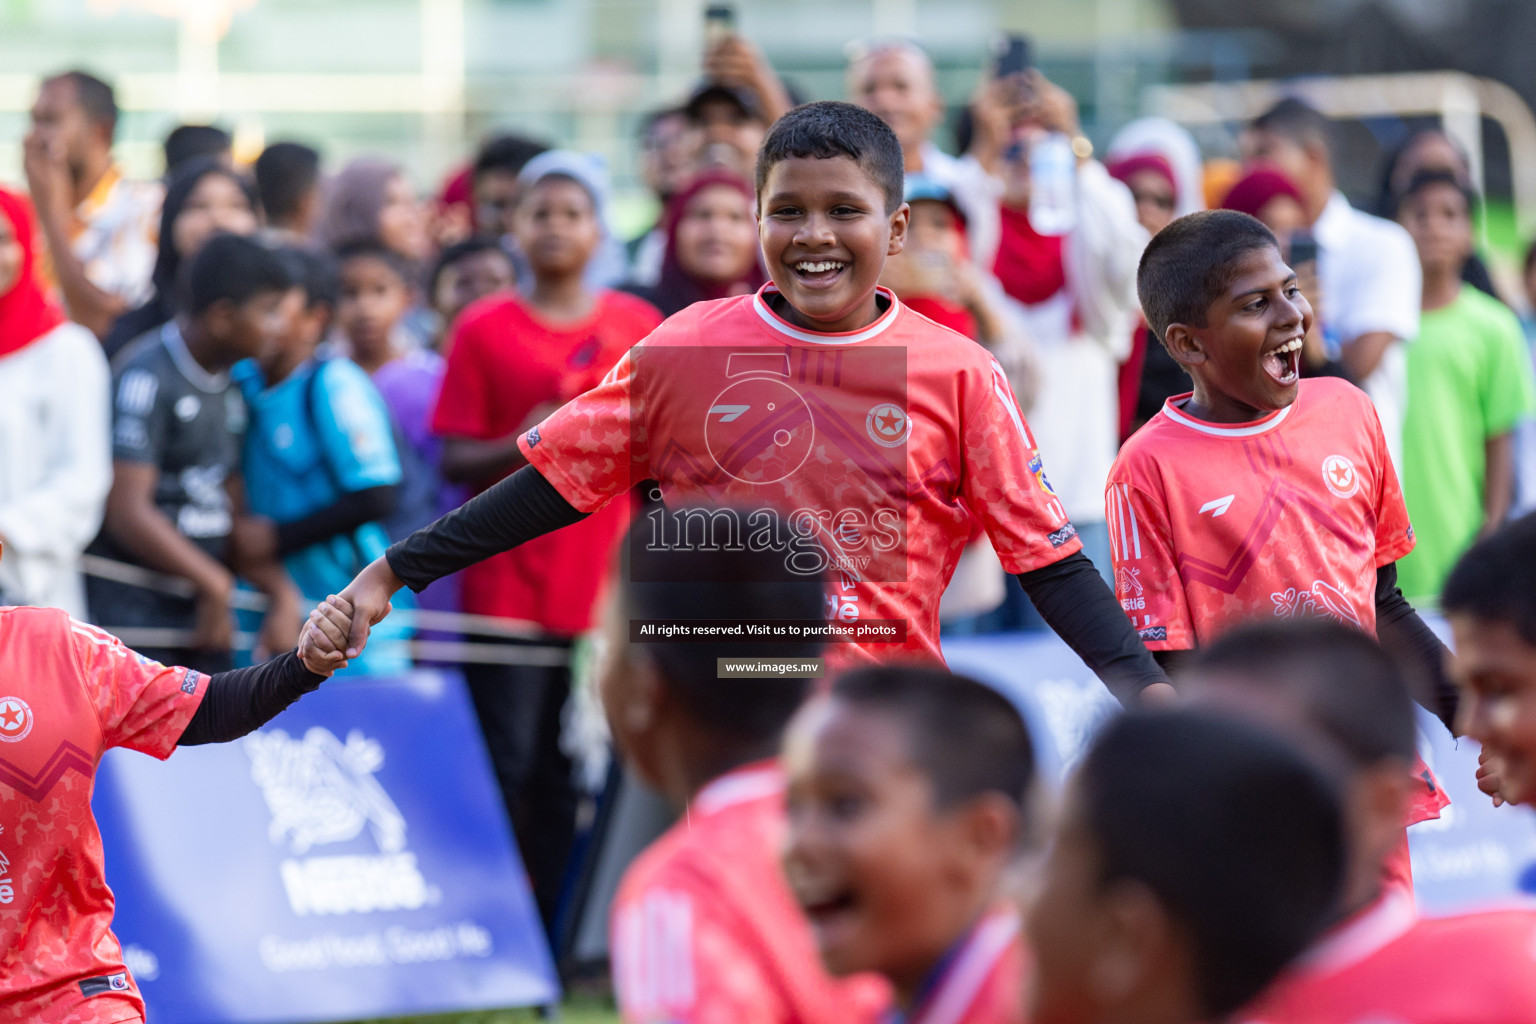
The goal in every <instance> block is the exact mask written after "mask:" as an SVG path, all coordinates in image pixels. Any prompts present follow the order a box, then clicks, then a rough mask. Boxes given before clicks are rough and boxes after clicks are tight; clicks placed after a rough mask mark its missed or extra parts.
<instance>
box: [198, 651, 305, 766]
mask: <svg viewBox="0 0 1536 1024" xmlns="http://www.w3.org/2000/svg"><path fill="white" fill-rule="evenodd" d="M323 682H325V677H324V676H317V675H315V674H314V673H313V672H311V671H309V669H307V668H305V667H304V663H303V662H302V661H300V660H299V656H298V655H297V654H295V653H294V652H292V651H289V652H288V653H287V654H283V655H279V656H278V657H276V658H271V659H269V660H267V661H264V662H262V663H261V664H260V665H252V666H250V667H249V668H237V669H235V670H233V671H231V672H216V673H214V674H213V675H211V676H209V677H208V688H207V689H206V690H205V691H203V701H202V703H201V704H199V705H198V706H197V710H196V711H195V712H193V714H192V720H191V721H190V722H188V723H187V728H186V730H185V731H184V732H183V733H182V734H181V738H180V739H179V740H177V741H176V744H177V746H182V747H195V746H198V745H199V744H203V743H227V742H229V741H230V740H237V739H239V738H240V737H241V736H244V735H246V734H247V733H249V732H252V731H254V730H256V729H259V728H261V727H262V726H263V725H266V724H267V723H268V722H270V721H272V719H274V718H276V717H277V716H278V714H279V713H280V712H282V711H283V710H284V709H285V708H287V707H288V705H290V704H292V703H293V702H294V701H296V700H298V699H299V698H300V697H302V696H304V695H305V694H306V693H311V692H313V691H314V690H316V689H317V688H319V686H320V684H321V683H323Z"/></svg>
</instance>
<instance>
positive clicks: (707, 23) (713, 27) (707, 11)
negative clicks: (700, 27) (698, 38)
mask: <svg viewBox="0 0 1536 1024" xmlns="http://www.w3.org/2000/svg"><path fill="white" fill-rule="evenodd" d="M735 34H736V8H734V7H732V6H731V5H730V4H710V5H709V6H708V7H706V8H704V45H705V46H706V47H710V46H714V45H715V44H717V43H719V42H720V41H721V40H723V39H726V38H727V37H729V36H733V35H735Z"/></svg>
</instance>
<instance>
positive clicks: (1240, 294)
mask: <svg viewBox="0 0 1536 1024" xmlns="http://www.w3.org/2000/svg"><path fill="white" fill-rule="evenodd" d="M1294 280H1296V273H1295V272H1294V271H1292V272H1291V274H1290V275H1289V276H1288V277H1286V279H1285V280H1284V281H1281V282H1280V287H1282V288H1284V287H1285V286H1286V285H1288V284H1290V283H1291V282H1292V281H1294ZM1267 291H1269V286H1268V285H1265V286H1264V287H1262V288H1249V289H1247V290H1245V291H1240V292H1235V293H1234V294H1233V296H1232V297H1233V298H1234V299H1242V298H1247V297H1248V296H1249V295H1263V294H1264V293H1265V292H1267Z"/></svg>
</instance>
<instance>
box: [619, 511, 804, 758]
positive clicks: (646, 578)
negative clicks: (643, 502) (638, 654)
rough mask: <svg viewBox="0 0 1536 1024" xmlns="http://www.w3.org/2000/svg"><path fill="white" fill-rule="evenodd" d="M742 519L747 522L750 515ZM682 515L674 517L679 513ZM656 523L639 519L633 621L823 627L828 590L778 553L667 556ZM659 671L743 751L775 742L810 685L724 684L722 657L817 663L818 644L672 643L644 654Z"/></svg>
mask: <svg viewBox="0 0 1536 1024" xmlns="http://www.w3.org/2000/svg"><path fill="white" fill-rule="evenodd" d="M735 511H739V516H738V518H739V519H741V520H742V521H745V520H746V518H747V516H748V515H750V512H748V511H745V510H726V514H733V512H735ZM674 515H675V513H674ZM651 528H652V524H651V522H650V521H649V520H648V519H647V517H645V516H638V517H636V519H635V525H634V526H633V527H631V529H630V532H629V536H628V537H627V538H626V539H625V542H624V546H623V552H624V559H625V565H624V568H623V572H622V576H621V578H622V580H623V582H622V583H621V584H620V586H621V589H622V601H623V608H624V612H625V614H626V616H627V617H628V618H633V619H651V620H658V621H662V622H686V621H692V620H724V621H727V622H740V621H744V620H752V619H797V620H806V619H821V618H822V617H823V606H824V604H825V600H826V598H825V594H826V588H825V581H824V580H823V579H822V578H821V577H820V576H806V575H803V574H801V573H797V572H795V571H793V570H792V569H791V568H790V567H789V565H788V564H787V563H786V561H785V556H784V553H783V552H781V551H774V550H771V549H770V550H762V551H756V550H751V548H750V546H749V545H744V544H743V545H739V546H740V547H741V548H742V550H721V549H718V548H717V549H716V550H705V549H703V548H695V549H691V550H685V549H681V548H679V547H677V546H672V547H668V548H664V549H663V548H658V547H656V546H653V545H652V544H650V543H649V538H650V531H651ZM638 646H640V647H641V649H642V650H643V651H644V653H645V654H647V655H649V656H650V657H651V658H652V659H653V660H654V661H655V663H656V665H657V667H658V668H659V670H660V672H661V675H662V677H663V679H664V680H665V682H666V685H667V687H668V688H669V689H670V690H671V692H672V693H673V695H674V696H675V697H676V698H677V700H678V702H679V703H680V704H681V705H682V706H683V707H684V709H686V710H687V712H688V714H690V715H691V716H693V718H694V719H695V720H696V721H697V722H698V723H699V724H701V725H703V726H705V727H707V728H709V729H711V730H713V731H715V732H718V733H720V734H722V735H725V736H730V737H733V738H735V739H737V740H740V741H742V742H743V743H753V744H760V743H763V742H775V741H777V739H778V737H779V735H780V734H781V733H783V731H784V727H785V725H787V724H788V722H789V720H790V718H791V717H793V716H794V713H795V711H796V710H798V709H799V707H800V705H801V703H803V702H804V700H805V697H806V694H807V693H809V692H810V686H811V680H810V679H790V678H774V679H734V680H733V679H720V678H718V670H717V666H716V661H715V659H717V658H802V659H808V658H816V657H818V656H819V655H820V654H821V650H822V642H821V640H819V639H815V638H803V639H788V640H782V641H774V642H760V641H753V640H750V639H727V638H722V639H721V640H719V641H714V640H710V641H702V642H698V641H667V640H661V641H657V642H655V643H645V644H643V645H638Z"/></svg>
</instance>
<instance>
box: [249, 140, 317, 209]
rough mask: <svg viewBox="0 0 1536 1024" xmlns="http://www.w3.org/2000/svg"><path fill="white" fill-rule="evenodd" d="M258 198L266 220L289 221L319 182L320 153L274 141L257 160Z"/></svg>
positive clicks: (311, 149) (309, 148)
mask: <svg viewBox="0 0 1536 1024" xmlns="http://www.w3.org/2000/svg"><path fill="white" fill-rule="evenodd" d="M254 169H255V172H256V195H257V196H258V197H259V198H260V200H261V208H262V210H264V211H265V212H266V215H267V219H268V220H269V221H273V220H286V219H287V218H289V217H292V216H293V215H295V214H296V213H298V211H299V204H300V203H302V202H303V201H304V197H305V196H306V195H308V194H309V193H310V192H311V191H313V190H314V188H315V185H316V184H318V183H319V181H320V153H319V151H318V150H315V149H313V148H311V147H309V146H306V145H304V144H303V143H299V142H274V143H272V145H270V146H268V147H267V148H266V149H264V150H262V151H261V155H260V156H258V157H257V158H256V166H255V168H254Z"/></svg>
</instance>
